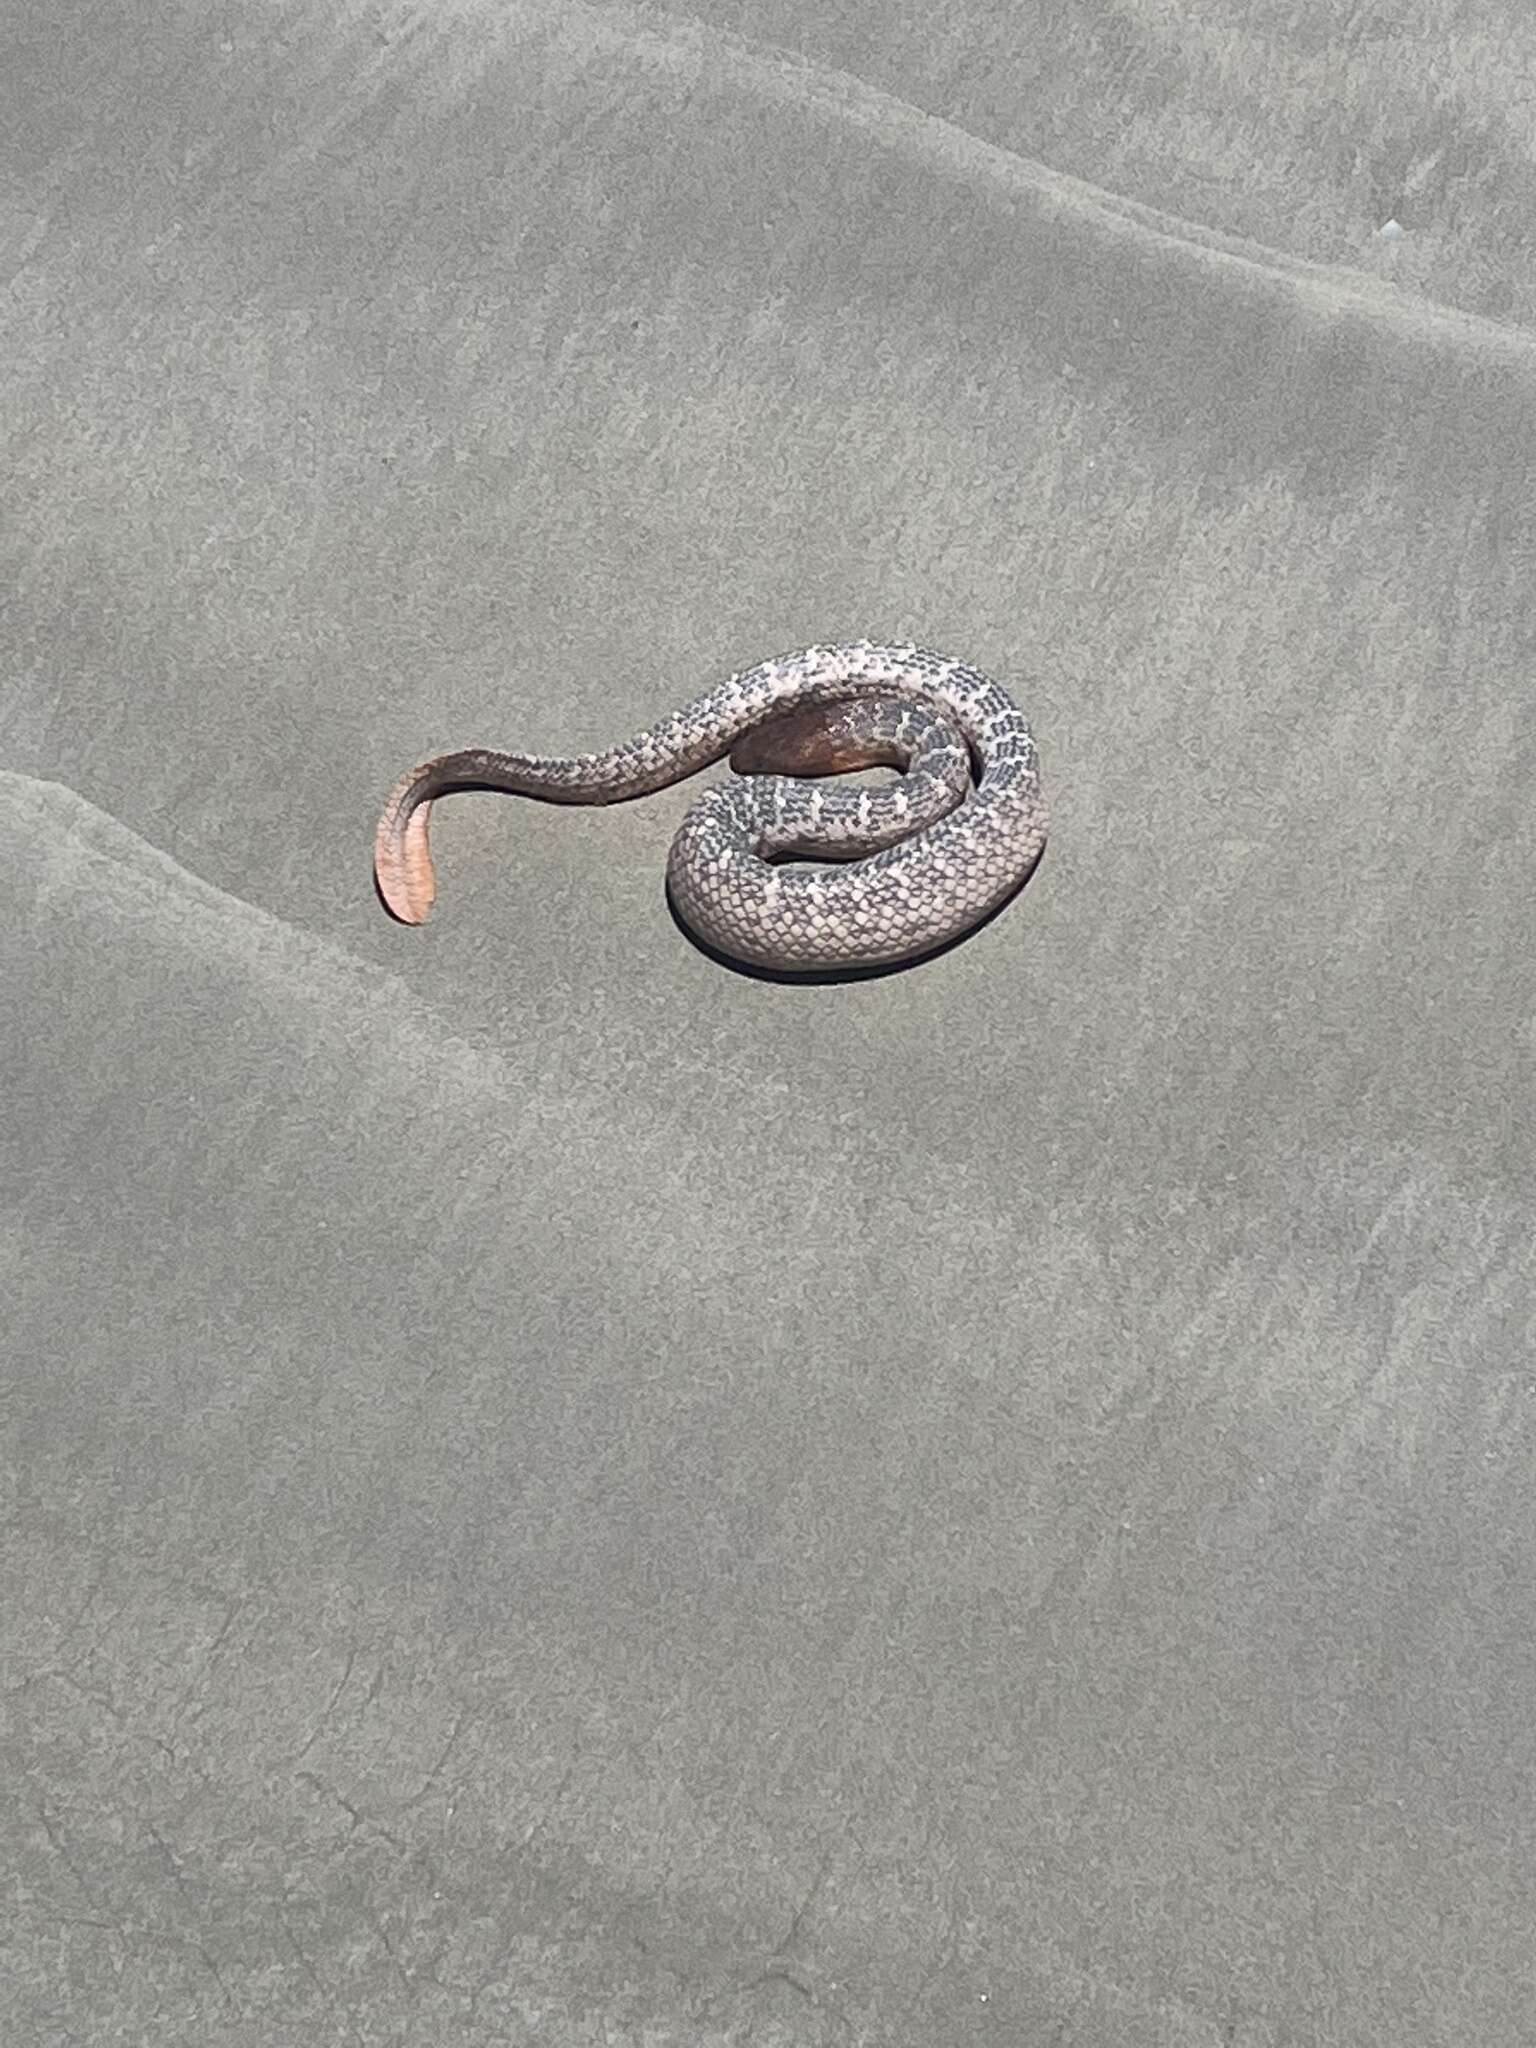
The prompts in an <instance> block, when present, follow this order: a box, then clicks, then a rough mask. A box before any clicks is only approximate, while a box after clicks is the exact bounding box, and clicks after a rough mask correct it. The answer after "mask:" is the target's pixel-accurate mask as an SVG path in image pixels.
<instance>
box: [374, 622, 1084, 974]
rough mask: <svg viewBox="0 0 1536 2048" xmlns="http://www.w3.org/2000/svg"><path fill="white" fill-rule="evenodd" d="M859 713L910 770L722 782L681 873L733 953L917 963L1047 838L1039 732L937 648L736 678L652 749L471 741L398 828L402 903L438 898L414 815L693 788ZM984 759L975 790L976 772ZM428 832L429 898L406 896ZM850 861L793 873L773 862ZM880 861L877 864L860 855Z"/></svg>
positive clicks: (391, 882) (675, 879) (995, 899)
mask: <svg viewBox="0 0 1536 2048" xmlns="http://www.w3.org/2000/svg"><path fill="white" fill-rule="evenodd" d="M836 705H845V706H849V707H851V711H852V716H853V717H854V719H855V720H856V721H857V723H858V729H859V730H862V731H863V732H864V733H865V734H866V735H867V736H868V737H870V738H873V739H876V740H879V741H881V742H882V743H889V745H890V747H891V749H892V751H893V753H894V754H895V755H899V756H900V757H901V758H903V759H904V760H905V761H906V763H907V772H906V773H905V775H903V776H902V777H901V778H900V780H899V781H897V782H896V783H895V784H893V785H891V786H890V787H888V788H882V789H855V788H850V787H848V786H847V785H843V786H841V787H839V786H837V785H834V784H831V783H823V782H818V781H815V780H811V779H805V778H803V777H795V776H784V775H776V774H761V775H759V774H753V775H748V776H743V777H740V778H738V779H737V780H735V781H733V782H729V783H725V784H722V785H721V786H720V787H718V788H715V789H711V790H709V791H707V792H706V793H705V794H704V796H703V797H701V798H700V800H699V802H698V803H696V804H695V805H694V806H693V808H692V809H691V810H690V811H689V812H688V814H687V816H686V817H685V818H684V820H683V823H682V825H681V826H680V828H679V830H678V833H677V836H676V838H675V839H674V841H673V844H672V850H671V854H670V857H669V859H668V863H667V882H668V887H669V890H670V893H671V896H672V900H673V903H674V905H675V906H676V908H677V911H678V913H679V915H680V916H681V917H682V918H683V919H684V920H685V921H686V923H687V924H688V925H689V926H690V927H691V928H692V929H693V930H694V931H695V932H696V933H697V934H698V935H699V937H700V938H702V939H703V940H705V941H706V943H707V944H709V945H711V946H713V947H715V948H716V949H717V950H718V951H720V952H722V953H724V954H727V955H729V956H730V957H732V958H734V959H738V960H741V961H745V962H748V963H751V964H753V965H757V966H761V967H767V968H777V969H781V970H786V971H814V970H817V969H827V968H849V967H859V966H874V965H879V964H882V963H889V962H893V961H898V960H903V959H907V958H913V957H916V956H918V955H920V954H923V953H926V952H929V951H931V950H932V949H933V948H935V947H937V946H940V945H942V944H944V943H945V942H946V941H947V940H949V939H952V938H955V937H958V936H959V935H960V934H961V933H963V932H965V931H967V930H969V929H970V928H971V927H972V926H974V925H976V924H978V923H980V921H981V920H982V919H983V918H985V917H986V916H987V915H988V914H989V913H990V912H991V911H992V910H994V909H996V908H997V906H998V905H999V904H1001V903H1002V902H1004V901H1005V900H1006V899H1007V898H1008V897H1009V896H1010V895H1012V894H1013V892H1014V891H1015V890H1016V889H1017V888H1019V886H1020V885H1021V884H1022V883H1023V882H1024V880H1025V879H1026V877H1027V876H1028V874H1029V873H1030V870H1031V869H1032V868H1033V867H1034V865H1035V863H1036V861H1037V860H1038V859H1039V857H1040V854H1041V852H1042V850H1043V848H1044V845H1045V838H1046V813H1045V804H1044V800H1043V797H1042V794H1041V789H1040V776H1039V764H1038V759H1037V755H1036V750H1035V743H1034V740H1033V737H1032V736H1031V733H1030V729H1029V726H1028V724H1027V722H1026V721H1025V719H1024V717H1023V715H1022V714H1021V713H1020V711H1019V709H1018V707H1017V706H1016V705H1015V704H1014V702H1013V700H1012V699H1011V698H1010V697H1009V696H1008V694H1007V692H1006V691H1004V690H1003V689H1002V688H1001V687H1000V686H999V685H998V684H997V683H995V682H993V681H992V680H991V679H990V678H989V677H987V676H985V675H983V674H982V673H981V672H980V670H978V669H974V668H971V667H969V666H968V665H967V664H966V663H964V662H960V661H954V660H951V659H949V658H948V657H946V656H944V655H942V654H935V653H932V652H930V651H929V650H927V649H925V648H921V647H916V646H910V645H897V646H877V645H874V644H872V643H870V642H868V641H853V642H849V643H844V644H841V645H836V646H819V647H808V648H805V649H802V650H801V651H800V652H798V653H795V654H787V655H781V656H779V657H778V658H776V659H775V660H772V661H764V662H760V663H758V664H757V665H756V666H755V667H752V668H748V669H743V670H741V671H740V672H739V673H738V674H736V675H733V676H730V677H729V678H727V680H726V681H724V682H723V683H721V684H720V685H719V686H718V687H717V688H716V689H713V690H711V691H709V692H708V693H707V695H705V696H702V697H699V698H696V699H695V700H694V701H693V702H692V703H690V704H687V705H685V706H684V707H683V708H682V709H681V710H680V711H677V712H674V713H673V714H672V715H671V716H670V717H669V718H666V719H664V720H662V721H661V722H660V723H659V724H657V725H655V726H652V727H651V728H650V729H649V730H648V731H646V732H643V733H641V734H640V735H639V736H638V737H637V738H635V739H632V740H630V741H628V742H626V743H625V744H624V745H622V746H619V747H615V748H613V749H611V750H610V751H609V752H607V753H602V754H582V755H577V756H573V757H572V758H570V759H556V758H552V757H546V756H539V755H527V754H509V753H504V752H500V751H497V750H492V749H469V750H465V751H463V752H459V753H454V754H444V755H439V756H438V757H437V758H436V759H434V760H432V761H428V762H425V763H423V764H422V766H421V767H420V768H417V769H413V770H412V771H411V773H410V774H409V775H406V776H404V777H403V778H402V779H401V781H400V782H399V783H398V784H397V785H396V787H395V789H394V791H393V792H392V794H391V796H390V798H389V800H388V802H387V803H386V805H385V808H384V812H383V815H382V816H381V818H380V821H379V828H378V834H377V839H376V856H375V868H376V873H377V874H378V877H379V885H380V889H381V891H382V893H383V895H384V898H385V901H386V902H387V903H389V904H390V907H391V908H392V909H395V910H396V913H397V915H405V916H407V917H408V919H409V921H412V922H416V921H419V918H420V917H421V916H424V915H425V904H426V903H429V902H430V900H431V870H430V862H429V861H428V860H427V858H426V840H425V825H424V821H423V820H417V821H416V822H415V823H413V822H412V820H413V814H415V813H416V812H418V810H420V809H421V807H423V806H426V805H429V804H430V802H431V800H432V799H433V797H435V796H437V795H439V794H441V793H442V791H444V790H445V789H449V788H452V787H454V786H456V785H458V786H462V785H464V784H479V785H481V786H491V787H495V788H499V789H506V790H511V791H514V792H518V793H521V794H524V795H529V796H539V797H543V798H545V799H546V800H549V799H552V800H554V801H556V802H565V803H590V804H601V803H617V802H620V801H622V800H623V799H625V798H628V797H635V796H643V795H645V794H647V793H648V792H650V791H652V790H657V789H661V788H663V787H665V786H666V785H667V784H669V783H673V782H678V781H681V780H682V779H683V778H684V777H685V776H688V775H691V774H693V773H695V772H696V771H697V770H698V769H700V768H702V767H705V766H706V765H708V764H709V763H710V762H712V761H716V760H718V759H720V758H721V757H722V756H723V755H725V754H727V753H729V752H730V751H731V749H732V748H733V746H734V745H735V744H736V743H737V742H738V741H739V740H741V739H742V738H743V737H744V736H745V735H746V734H748V733H750V732H754V731H755V730H756V729H759V728H764V727H765V726H766V727H768V731H767V734H766V740H767V747H768V752H769V754H770V757H771V743H772V728H771V724H770V721H774V720H778V719H781V718H783V717H785V716H786V714H790V713H796V712H802V711H804V710H805V709H807V708H808V707H813V706H819V707H829V706H836ZM973 763H974V766H975V771H976V775H975V782H974V786H972V782H971V769H972V764H973ZM412 841H416V842H417V843H418V844H419V854H418V856H417V857H418V858H419V859H420V861H421V862H422V863H423V864H424V868H425V875H426V883H425V889H424V897H423V901H422V907H421V908H420V909H419V910H417V911H411V910H408V909H405V908H403V907H402V905H401V902H400V901H399V899H400V898H401V897H402V896H403V895H404V894H406V893H407V889H406V885H405V884H404V882H403V881H402V879H401V878H402V877H403V875H404V872H405V850H406V849H407V847H408V845H409V844H410V843H411V842H412ZM770 854H776V855H778V856H779V857H780V858H781V859H782V858H783V857H784V856H785V855H794V854H801V855H819V856H821V857H822V858H823V859H827V858H830V859H834V860H836V861H838V862H840V863H844V862H845V863H847V864H846V865H838V866H819V867H816V868H812V869H804V868H787V867H784V866H780V865H776V864H775V862H774V861H773V860H772V859H769V858H765V856H766V855H770ZM860 856H862V857H860Z"/></svg>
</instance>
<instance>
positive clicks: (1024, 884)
mask: <svg viewBox="0 0 1536 2048" xmlns="http://www.w3.org/2000/svg"><path fill="white" fill-rule="evenodd" d="M1048 850H1049V849H1048V848H1045V847H1042V848H1041V850H1040V854H1039V856H1038V858H1037V859H1036V861H1035V863H1034V866H1033V867H1032V868H1031V869H1030V871H1029V873H1028V874H1027V875H1025V876H1024V878H1023V879H1022V881H1021V882H1020V883H1019V885H1018V887H1017V888H1016V889H1011V890H1010V891H1009V892H1008V894H1007V895H1006V896H1005V897H1004V898H1003V900H1002V902H1001V903H998V904H996V905H994V906H993V908H992V909H991V910H989V911H988V912H987V914H986V916H985V917H984V918H982V919H980V920H979V922H977V923H976V924H973V925H968V926H967V927H966V929H965V930H964V931H963V932H957V933H956V934H955V936H954V937H953V938H952V939H944V940H942V941H941V942H940V943H939V944H938V945H937V946H930V947H929V948H928V950H927V952H926V953H914V954H913V955H912V957H911V958H910V959H909V960H886V961H882V962H879V963H878V964H877V965H875V966H873V967H812V968H807V969H803V970H801V971H798V972H796V971H794V970H792V969H790V968H787V967H757V966H754V965H753V964H752V963H751V962H750V961H747V960H737V959H736V958H735V957H734V956H733V955H732V954H730V953H722V952H721V951H720V949H719V947H718V946H712V945H710V943H709V941H708V940H707V939H701V938H700V937H699V935H698V933H697V932H696V931H694V930H693V929H692V928H691V926H689V924H688V923H687V922H686V920H685V919H684V918H683V916H682V913H681V912H680V911H679V910H678V907H677V905H676V903H674V902H673V900H672V891H671V889H670V888H669V889H668V890H667V914H668V915H669V916H670V918H671V919H672V922H673V924H675V925H676V927H677V929H678V930H679V931H680V932H681V933H682V935H683V937H684V938H685V939H686V940H687V941H688V943H689V945H690V946H692V948H693V949H694V951H695V952H696V953H702V954H703V955H704V957H705V959H706V960H712V961H713V962H714V963H715V965H716V966H717V967H727V968H729V969H730V971H731V973H732V974H739V975H740V976H741V977H742V979H743V980H744V981H772V982H777V983H779V984H780V985H781V986H783V987H786V988H836V987H838V986H840V985H841V984H842V983H843V982H848V981H884V980H885V979H886V978H887V976H889V975H892V974H910V973H912V972H913V970H914V969H915V968H918V967H927V966H930V965H931V964H932V963H933V962H934V961H935V960H942V959H943V957H944V955H945V954H946V953H953V952H954V950H955V948H956V947H957V946H963V945H965V944H966V943H967V942H968V941H969V940H971V939H974V938H975V936H976V934H977V933H978V932H984V931H985V930H986V928H987V926H988V925H989V924H991V923H992V922H993V920H994V919H995V918H999V917H1001V916H1002V914H1003V912H1004V911H1005V910H1007V909H1008V908H1009V906H1010V905H1011V904H1013V903H1015V902H1017V900H1018V898H1019V897H1020V896H1021V895H1022V894H1023V893H1024V891H1025V890H1026V889H1027V888H1028V887H1029V885H1030V883H1031V882H1032V881H1033V880H1034V878H1035V876H1036V875H1037V874H1038V873H1039V872H1040V865H1041V862H1042V861H1043V860H1044V859H1045V856H1046V853H1047V851H1048Z"/></svg>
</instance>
